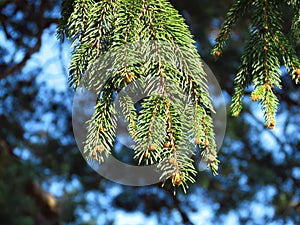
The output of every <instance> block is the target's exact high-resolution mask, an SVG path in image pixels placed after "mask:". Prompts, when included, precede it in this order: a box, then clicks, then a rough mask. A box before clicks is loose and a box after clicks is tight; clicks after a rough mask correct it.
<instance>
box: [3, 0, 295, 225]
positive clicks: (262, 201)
mask: <svg viewBox="0 0 300 225" xmlns="http://www.w3.org/2000/svg"><path fill="white" fill-rule="evenodd" d="M171 2H172V4H173V5H174V7H176V8H177V9H178V10H179V11H180V13H181V14H182V15H183V16H184V17H185V18H186V22H187V23H188V25H189V26H190V30H191V32H192V33H193V35H194V37H195V40H196V41H197V47H198V50H199V53H200V54H201V56H202V58H203V59H204V61H205V62H206V63H207V64H208V65H209V67H210V68H211V69H212V71H213V72H214V74H215V75H216V77H217V79H218V81H219V83H220V85H221V88H222V90H223V95H224V96H225V99H226V101H227V103H228V104H230V100H231V96H232V93H233V78H234V74H235V73H236V72H237V68H238V65H239V58H240V55H241V53H242V51H243V46H244V43H245V40H246V38H247V34H248V30H247V27H248V25H249V23H250V21H249V19H248V18H247V16H245V17H244V18H243V19H242V20H241V21H240V22H239V23H238V24H237V25H236V26H235V29H234V32H233V36H232V40H230V41H229V42H228V46H227V47H226V48H225V52H224V55H223V56H222V57H221V58H220V60H218V61H217V62H216V61H215V60H214V58H213V57H212V56H211V55H210V54H209V52H210V49H211V47H212V45H213V43H214V38H215V37H216V35H217V32H218V29H219V27H220V26H221V23H222V21H223V20H224V16H225V15H226V12H227V10H228V9H229V7H230V5H231V4H232V2H233V1H232V0H221V1H220V0H189V1H178V0H172V1H171ZM60 4H61V0H36V1H32V0H0V56H1V57H0V224H1V225H35V224H36V225H40V224H43V225H48V224H49V225H52V224H55V225H58V224H62V225H69V224H70V225H71V224H72V225H73V224H74V225H77V224H78V225H79V224H80V225H98V224H99V225H100V224H104V225H108V224H116V225H121V224H123V225H135V224H146V225H147V224H149V225H150V224H171V225H172V224H195V225H201V224H205V225H209V224H230V225H235V224H242V225H252V224H253V225H254V224H258V225H260V224H271V225H277V224H284V225H286V224H300V152H299V150H300V135H299V133H300V126H299V125H300V102H299V99H300V98H299V97H300V91H299V90H300V89H299V87H296V85H295V84H294V83H292V81H291V79H290V77H289V75H288V74H287V73H286V70H285V69H284V68H282V80H283V89H282V90H281V91H279V93H278V95H279V98H280V101H281V103H280V106H279V110H278V115H277V125H276V128H275V129H274V130H268V129H266V128H265V127H264V121H263V115H262V113H261V112H260V108H259V105H258V104H257V103H254V102H251V101H250V98H249V95H248V97H246V98H245V101H244V103H245V107H244V110H243V113H242V114H241V116H240V117H239V118H237V119H235V118H232V117H231V116H229V113H228V117H227V130H226V136H225V139H224V143H223V146H222V148H221V151H220V154H219V157H220V161H221V166H220V171H219V176H216V177H213V176H212V175H211V174H210V172H209V171H201V172H199V173H198V175H197V183H196V184H193V185H191V186H190V189H189V191H188V193H187V194H183V193H180V192H179V193H177V195H176V196H174V195H173V192H172V190H168V189H162V188H161V185H160V184H156V185H151V186H146V187H130V186H122V185H119V184H116V183H114V182H111V181H109V180H106V179H104V178H102V177H101V176H100V175H99V174H98V173H96V172H95V171H93V170H92V169H91V168H90V167H89V166H88V165H87V163H86V162H85V160H84V159H83V157H82V155H81V153H80V152H79V150H78V148H77V146H76V143H75V140H74V137H73V131H72V99H73V95H74V93H73V90H72V88H70V87H69V86H68V72H67V70H68V64H69V61H70V54H71V47H70V43H69V42H68V41H65V42H64V43H62V42H61V41H60V40H58V39H57V38H56V26H57V22H58V19H59V16H60ZM290 14H291V12H290V10H289V8H288V7H284V16H285V17H286V18H285V19H286V22H285V29H286V31H287V32H288V29H289V22H290V21H289V18H290ZM296 50H297V52H298V55H300V47H299V46H298V47H297V49H296ZM228 108H229V107H228ZM126 151H128V149H127V150H125V149H124V151H119V152H118V154H121V155H122V154H123V157H124V158H126ZM121 158H122V157H121Z"/></svg>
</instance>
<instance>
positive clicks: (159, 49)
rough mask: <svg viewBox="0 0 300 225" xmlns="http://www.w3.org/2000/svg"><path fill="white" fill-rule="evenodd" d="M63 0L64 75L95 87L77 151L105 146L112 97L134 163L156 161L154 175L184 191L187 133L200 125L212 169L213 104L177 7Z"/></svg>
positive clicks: (190, 166)
mask: <svg viewBox="0 0 300 225" xmlns="http://www.w3.org/2000/svg"><path fill="white" fill-rule="evenodd" d="M63 4H64V6H65V7H67V6H69V7H71V8H70V10H69V11H68V12H66V13H65V14H63V15H62V20H61V25H60V28H59V29H58V32H59V34H61V35H64V36H65V37H67V38H69V39H71V41H72V46H73V48H74V51H73V54H72V62H71V66H70V68H69V70H70V83H71V85H73V86H74V87H75V89H76V88H77V87H78V86H79V85H80V86H81V85H82V86H84V87H86V88H87V89H88V90H89V91H92V92H93V93H96V94H97V95H98V99H97V102H96V105H95V111H94V114H93V116H92V117H91V119H90V120H89V121H88V129H87V131H88V135H87V137H86V140H85V143H84V144H85V145H84V151H83V152H84V154H85V156H86V157H87V158H89V159H94V160H97V161H98V163H103V162H105V158H106V157H108V156H109V154H111V149H112V148H113V143H114V139H115V135H116V132H115V131H116V120H117V118H116V106H115V104H114V102H115V100H117V99H118V100H119V107H120V108H121V112H122V114H123V115H124V119H125V121H126V122H127V123H128V130H129V134H130V135H131V136H132V138H133V140H134V141H135V144H134V146H133V147H132V148H133V149H134V152H135V156H134V158H135V159H136V160H137V161H138V163H139V164H142V163H145V164H147V165H150V164H154V163H157V164H158V165H157V166H158V169H160V170H161V172H162V176H161V181H163V182H168V181H171V182H172V184H173V186H174V187H175V189H176V188H177V187H182V188H183V190H184V191H185V192H186V190H187V188H188V182H192V183H193V182H195V179H194V177H195V175H196V172H197V171H196V169H195V166H194V160H193V159H192V158H191V156H193V155H194V154H195V150H196V145H195V136H196V135H199V134H200V133H201V135H202V136H203V137H204V138H205V140H206V143H207V145H206V146H205V148H204V147H203V152H202V156H203V158H204V160H205V161H207V163H208V167H209V168H210V169H211V170H212V172H213V174H214V175H216V170H217V164H218V160H217V148H216V144H215V140H214V136H215V134H214V131H213V123H212V118H211V113H213V112H214V109H213V106H212V101H211V98H210V96H209V92H208V86H207V80H206V74H205V72H204V70H203V64H202V61H201V57H200V56H199V54H198V53H197V49H196V47H195V41H194V40H193V37H192V35H191V33H190V32H189V29H188V26H187V25H186V24H185V21H184V18H183V17H182V16H181V15H180V14H179V13H178V11H177V10H175V9H174V8H173V6H172V5H171V4H170V3H169V2H168V1H167V0H158V1H157V0H117V1H113V0H103V1H95V0H76V1H74V2H73V3H72V4H71V2H70V1H69V0H64V2H63ZM131 87H134V88H132V89H131ZM141 89H143V91H139V92H140V93H143V94H146V96H147V97H144V98H142V99H141V100H140V101H139V102H138V103H135V102H134V98H132V97H131V96H130V95H129V94H131V95H134V90H141ZM127 94H128V95H127ZM184 102H187V103H188V104H186V105H184ZM195 105H197V107H195ZM194 115H196V117H197V121H200V122H199V123H198V124H197V126H198V127H197V132H198V133H199V134H195V131H194V130H193V126H194V125H195V124H194V123H193V119H192V118H193V116H194ZM166 180H168V181H166Z"/></svg>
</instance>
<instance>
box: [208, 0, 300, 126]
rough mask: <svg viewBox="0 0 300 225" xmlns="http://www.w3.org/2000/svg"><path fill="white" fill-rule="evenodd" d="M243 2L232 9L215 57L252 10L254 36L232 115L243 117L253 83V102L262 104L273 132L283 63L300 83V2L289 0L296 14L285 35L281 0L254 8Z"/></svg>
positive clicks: (242, 66) (256, 4)
mask: <svg viewBox="0 0 300 225" xmlns="http://www.w3.org/2000/svg"><path fill="white" fill-rule="evenodd" d="M242 2H243V1H236V2H235V3H234V4H233V6H232V7H231V9H230V10H229V12H228V15H227V18H226V20H225V22H224V23H223V25H222V28H221V30H220V33H219V35H218V37H217V38H216V44H215V46H214V47H213V49H212V54H213V55H215V56H219V55H220V53H221V51H222V49H221V47H222V46H223V44H224V40H226V39H227V38H228V34H227V28H228V27H229V28H232V25H233V24H234V23H235V22H236V21H237V19H238V18H239V17H240V16H241V15H242V14H241V12H244V11H245V10H246V9H250V12H249V13H250V15H251V20H252V24H251V26H250V27H249V29H250V37H249V40H248V41H247V44H246V47H245V49H244V53H243V55H242V57H241V63H240V67H239V71H238V73H237V75H236V77H235V81H234V85H235V89H234V95H233V97H232V104H231V112H232V115H233V116H235V117H237V116H238V115H239V114H240V111H241V110H242V98H243V96H244V94H245V93H244V92H245V89H246V88H247V87H248V86H249V85H250V84H253V85H254V90H253V91H252V94H251V99H252V100H253V101H259V102H260V104H261V107H262V110H263V112H264V115H265V120H266V126H267V127H269V128H270V129H273V128H274V126H275V123H276V121H275V116H276V111H277V106H278V104H279V101H278V98H277V97H276V94H275V93H276V92H275V90H276V88H281V78H280V73H281V71H280V67H281V63H280V62H281V61H283V64H284V66H285V67H286V68H287V69H288V71H289V73H290V75H291V76H292V79H293V80H294V81H295V83H296V84H298V83H299V81H300V76H299V75H300V69H299V67H300V64H299V63H300V61H299V56H297V55H296V51H295V45H298V44H299V26H297V24H298V25H299V7H300V3H299V1H285V2H286V4H288V5H289V7H290V8H292V9H293V12H294V15H293V21H292V25H291V32H290V35H285V34H284V32H283V25H282V24H283V19H282V15H281V14H282V12H281V8H280V6H279V3H278V2H277V1H267V0H255V1H253V2H252V3H251V8H248V6H247V5H246V4H245V5H243V4H242ZM248 2H250V1H248ZM240 7H241V8H240ZM289 37H294V40H293V41H291V39H290V38H289Z"/></svg>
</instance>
